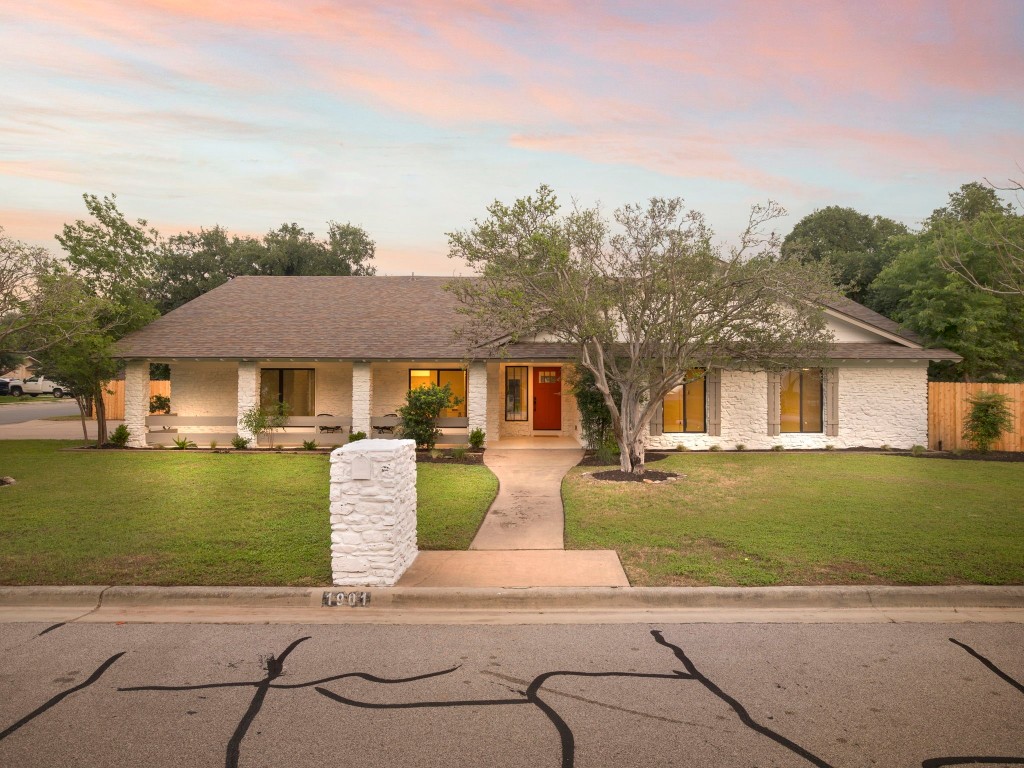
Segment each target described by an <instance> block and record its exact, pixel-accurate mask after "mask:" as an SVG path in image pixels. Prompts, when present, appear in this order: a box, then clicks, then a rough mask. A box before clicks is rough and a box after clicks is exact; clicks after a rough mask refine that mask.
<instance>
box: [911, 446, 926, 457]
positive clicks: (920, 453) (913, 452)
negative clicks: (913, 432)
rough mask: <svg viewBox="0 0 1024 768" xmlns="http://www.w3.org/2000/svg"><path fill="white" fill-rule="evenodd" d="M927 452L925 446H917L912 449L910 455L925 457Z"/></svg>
mask: <svg viewBox="0 0 1024 768" xmlns="http://www.w3.org/2000/svg"><path fill="white" fill-rule="evenodd" d="M926 450H927V449H926V448H925V447H924V446H923V445H915V446H914V447H913V448H911V449H910V455H911V456H924V453H925V451H926Z"/></svg>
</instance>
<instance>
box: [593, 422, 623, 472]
mask: <svg viewBox="0 0 1024 768" xmlns="http://www.w3.org/2000/svg"><path fill="white" fill-rule="evenodd" d="M594 455H595V456H596V457H597V460H598V461H599V462H601V463H602V464H618V463H619V444H618V443H617V442H615V436H614V435H613V434H612V433H611V430H609V431H607V432H605V434H604V442H603V443H601V444H600V445H598V447H597V450H596V451H595V452H594Z"/></svg>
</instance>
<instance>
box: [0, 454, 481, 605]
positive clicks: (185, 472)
mask: <svg viewBox="0 0 1024 768" xmlns="http://www.w3.org/2000/svg"><path fill="white" fill-rule="evenodd" d="M72 445H76V443H73V442H60V441H0V475H10V476H12V477H14V478H15V479H16V480H17V481H18V482H17V485H13V486H6V487H2V488H0V583H2V584H164V585H170V584H208V585H217V584H239V585H261V584H262V585H317V584H329V583H330V581H331V574H330V557H329V546H330V540H329V536H330V530H329V518H328V516H329V503H328V498H327V495H328V473H329V469H328V467H329V465H328V457H327V456H326V455H323V454H320V455H303V454H297V455H296V454H264V455H257V454H211V453H202V452H193V451H145V452H143V451H139V452H128V453H125V452H120V451H62V450H60V449H61V448H64V447H67V446H72ZM417 475H418V479H419V482H418V492H419V511H418V514H419V541H420V548H421V549H440V548H460V547H461V548H465V547H466V546H468V544H469V542H470V540H471V539H472V537H473V535H474V534H475V533H476V529H477V528H478V527H479V525H480V522H481V520H482V519H483V516H484V514H485V512H486V510H487V507H488V506H489V505H490V502H491V500H492V499H493V498H494V495H495V494H496V493H497V489H498V482H497V479H496V478H495V477H494V475H493V474H491V472H490V470H488V469H487V468H486V467H482V466H465V465H439V464H421V465H419V467H418V468H417Z"/></svg>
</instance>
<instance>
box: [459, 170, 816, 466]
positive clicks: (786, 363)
mask: <svg viewBox="0 0 1024 768" xmlns="http://www.w3.org/2000/svg"><path fill="white" fill-rule="evenodd" d="M487 210H488V213H489V216H488V218H487V219H486V220H484V221H482V222H481V221H475V222H474V224H473V227H472V229H470V230H468V231H463V232H455V233H451V234H449V236H448V237H449V243H450V253H449V255H450V256H451V257H453V258H462V259H464V260H466V261H467V262H468V263H469V265H470V266H471V267H472V268H473V269H474V270H475V272H476V275H477V278H476V279H475V280H456V281H454V282H453V283H452V285H451V290H452V291H453V292H454V293H455V295H456V296H457V297H458V298H459V300H460V301H461V303H462V311H463V312H464V313H465V314H466V315H467V317H468V322H467V323H466V327H465V331H464V333H465V335H466V337H467V339H468V340H470V341H471V342H473V343H484V342H487V341H491V342H493V341H494V340H495V339H496V338H505V339H508V340H509V341H515V340H518V339H520V338H530V337H533V336H535V335H537V334H551V335H553V336H555V337H556V338H558V339H559V340H561V341H563V342H568V343H570V344H572V345H574V346H575V348H576V353H577V356H578V360H577V364H578V365H579V366H582V367H583V368H584V369H586V370H588V371H590V372H591V373H592V374H593V375H594V384H595V386H596V387H597V388H598V390H599V391H600V392H601V395H602V397H603V398H604V401H605V405H606V406H607V407H608V411H609V413H610V414H611V416H612V427H613V431H614V434H615V440H616V442H617V443H618V445H619V448H620V459H619V461H620V467H621V468H622V470H623V471H626V472H632V473H637V474H640V473H643V471H644V442H645V438H646V434H647V424H648V422H649V420H650V418H651V415H652V414H653V412H654V410H655V408H656V407H657V405H658V403H660V402H661V401H662V400H663V399H664V397H665V395H666V394H668V392H669V391H670V390H671V389H672V388H673V387H675V386H677V385H679V384H682V383H685V382H686V381H688V380H689V379H692V378H694V377H695V374H693V373H691V372H692V371H694V370H697V369H706V368H708V367H710V366H712V365H721V364H723V363H725V362H729V363H730V364H733V365H743V366H747V367H751V368H769V369H784V368H789V367H794V366H796V365H798V364H801V365H806V364H808V362H810V361H820V360H823V359H824V358H825V356H826V354H827V349H828V343H829V341H830V337H829V334H828V333H827V331H826V327H825V320H824V316H823V311H822V309H821V306H820V305H819V304H818V303H817V301H818V300H821V299H824V298H825V297H826V296H828V295H831V294H832V293H833V290H834V289H833V288H832V286H831V282H830V281H829V279H828V275H829V270H828V268H827V266H826V265H823V264H821V263H815V264H803V263H801V262H800V261H798V260H796V259H783V258H780V257H779V254H778V249H779V240H778V238H777V237H776V236H775V235H774V234H771V235H766V234H764V229H765V227H766V226H767V225H768V224H769V223H770V222H771V221H773V220H774V219H775V218H777V217H778V216H780V215H782V214H783V213H784V212H783V211H782V209H781V208H780V207H779V206H778V205H776V204H775V203H769V204H768V205H766V206H755V207H754V208H753V209H752V211H751V214H750V219H749V223H748V226H747V228H746V229H745V231H744V232H743V233H742V235H741V236H740V240H739V245H738V246H737V247H735V248H733V249H731V250H730V251H729V253H728V254H725V253H723V252H722V249H721V248H720V247H719V246H716V245H714V244H713V243H712V232H711V231H710V230H709V229H708V227H707V226H706V224H705V223H704V219H703V217H702V216H701V215H700V214H699V213H697V212H695V211H687V210H686V209H685V208H684V206H683V203H682V201H681V200H679V199H668V200H666V199H660V198H653V199H651V200H650V201H649V203H648V204H647V205H646V206H639V205H629V206H626V207H624V208H621V209H619V210H618V211H616V212H615V214H614V221H615V224H616V225H617V226H616V227H614V228H613V226H612V224H611V222H609V221H607V220H606V219H605V218H604V217H603V215H602V214H601V212H600V210H599V209H580V208H578V207H576V208H574V209H573V210H572V211H571V212H569V213H568V214H566V215H560V214H559V205H558V202H557V200H556V197H555V194H554V192H552V190H551V189H550V188H548V187H547V186H542V187H540V189H539V190H538V191H537V195H536V197H532V196H531V197H526V198H522V199H520V200H517V201H516V202H515V203H513V204H512V205H511V206H507V205H504V204H502V203H500V202H497V201H496V202H494V203H493V204H492V205H491V206H490V207H489V208H488V209H487ZM701 375H703V374H701ZM616 387H617V388H618V391H619V393H620V394H621V404H619V403H617V402H616V400H615V397H614V394H613V393H614V391H615V388H616Z"/></svg>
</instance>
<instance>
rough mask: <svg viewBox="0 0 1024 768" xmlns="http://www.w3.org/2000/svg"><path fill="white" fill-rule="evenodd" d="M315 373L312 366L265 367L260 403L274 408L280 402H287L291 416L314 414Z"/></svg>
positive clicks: (261, 376)
mask: <svg viewBox="0 0 1024 768" xmlns="http://www.w3.org/2000/svg"><path fill="white" fill-rule="evenodd" d="M313 374H314V371H313V369H312V368H263V369H262V370H261V371H260V405H261V406H263V407H264V408H274V407H276V406H277V405H278V404H279V403H287V404H288V415H289V416H312V415H313V413H314V411H313V392H314V378H313Z"/></svg>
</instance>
